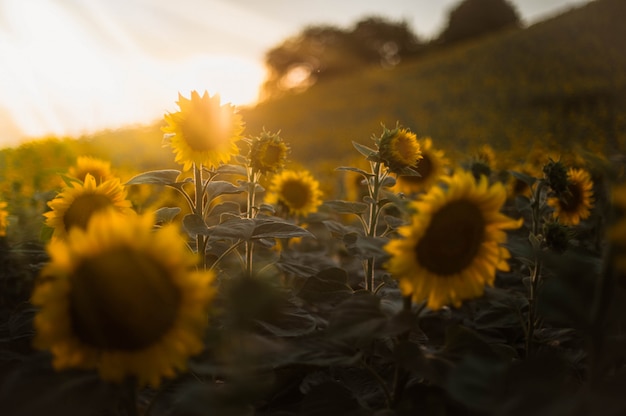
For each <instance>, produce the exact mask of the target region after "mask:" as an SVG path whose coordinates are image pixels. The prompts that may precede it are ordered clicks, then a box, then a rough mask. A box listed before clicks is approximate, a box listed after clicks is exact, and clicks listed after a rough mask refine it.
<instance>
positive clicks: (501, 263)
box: [385, 172, 522, 309]
mask: <svg viewBox="0 0 626 416" xmlns="http://www.w3.org/2000/svg"><path fill="white" fill-rule="evenodd" d="M446 182H447V187H446V188H445V189H444V188H442V187H439V186H433V187H432V188H430V190H429V191H428V192H427V193H426V194H424V195H423V196H422V198H421V199H419V200H418V201H416V202H414V203H413V208H414V209H415V212H416V213H415V214H414V215H413V218H412V223H411V224H410V225H406V226H403V227H400V228H399V232H400V235H401V236H402V237H403V238H399V239H393V240H391V241H390V242H389V243H387V245H386V246H385V250H386V251H387V252H388V253H389V254H390V255H391V258H390V259H389V261H388V262H387V263H386V268H387V270H388V271H389V272H390V273H391V274H392V276H393V277H394V278H396V279H398V280H399V285H400V289H401V290H402V293H403V294H404V295H411V296H412V298H413V300H414V301H415V302H421V301H423V300H427V305H428V307H430V308H431V309H439V308H441V307H442V306H444V305H448V304H452V305H454V306H456V307H458V306H460V304H461V302H462V301H463V300H466V299H471V298H476V297H479V296H481V295H482V294H483V291H484V286H485V285H490V286H491V285H493V283H494V280H495V274H496V271H497V270H503V271H507V270H509V265H508V263H507V259H508V258H510V254H509V251H508V250H507V249H506V248H504V247H502V246H501V244H502V243H504V242H505V241H506V233H505V232H504V230H507V229H514V228H518V227H520V226H521V225H522V220H521V219H520V220H518V221H516V220H513V219H511V218H509V217H507V216H506V215H504V214H501V213H500V212H499V211H500V208H501V207H502V205H503V204H504V202H505V200H506V191H505V189H504V186H503V185H502V184H501V183H495V184H493V185H491V186H490V185H489V183H488V179H487V178H486V177H482V178H480V180H478V181H476V180H475V179H474V176H473V175H472V174H471V173H469V172H458V173H455V174H454V175H453V176H451V177H447V178H446Z"/></svg>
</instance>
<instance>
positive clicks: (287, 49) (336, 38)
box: [263, 17, 421, 98]
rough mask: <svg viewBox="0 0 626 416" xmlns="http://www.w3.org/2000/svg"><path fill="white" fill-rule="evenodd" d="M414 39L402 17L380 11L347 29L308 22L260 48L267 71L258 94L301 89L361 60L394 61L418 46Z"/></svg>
mask: <svg viewBox="0 0 626 416" xmlns="http://www.w3.org/2000/svg"><path fill="white" fill-rule="evenodd" d="M420 45H421V44H420V42H419V40H418V39H417V37H416V36H415V35H414V34H413V33H412V32H411V30H410V29H409V27H408V25H407V23H406V22H400V23H396V22H390V21H387V20H385V19H383V18H380V17H368V18H365V19H363V20H361V21H359V22H357V23H356V24H355V26H354V27H353V28H352V30H344V29H340V28H337V27H334V26H328V25H318V26H309V27H307V28H305V29H304V30H303V31H302V32H301V33H299V34H298V35H296V36H292V37H290V38H288V39H287V40H285V41H284V42H283V43H281V44H280V45H278V46H276V47H274V48H272V49H270V50H269V51H268V52H267V53H266V54H265V64H266V67H267V69H268V76H267V78H266V80H265V83H264V85H263V94H264V96H265V98H268V97H274V96H277V95H280V94H281V93H282V92H284V91H289V90H296V91H297V90H303V89H306V88H308V87H310V86H311V85H313V84H315V83H316V82H319V81H323V80H326V79H329V78H333V77H336V76H338V75H343V74H347V73H350V72H355V71H358V70H360V69H362V68H364V67H366V66H372V65H380V66H383V67H389V66H394V65H396V64H397V63H399V62H400V60H401V59H403V58H404V57H407V56H410V55H413V54H415V53H416V52H417V51H419V49H420Z"/></svg>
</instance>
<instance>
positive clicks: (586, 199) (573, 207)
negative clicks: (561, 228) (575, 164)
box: [548, 168, 593, 226]
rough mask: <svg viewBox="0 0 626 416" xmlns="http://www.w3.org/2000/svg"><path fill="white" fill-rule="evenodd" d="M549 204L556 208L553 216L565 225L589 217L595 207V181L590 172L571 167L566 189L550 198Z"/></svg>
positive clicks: (574, 223)
mask: <svg viewBox="0 0 626 416" xmlns="http://www.w3.org/2000/svg"><path fill="white" fill-rule="evenodd" d="M548 205H550V206H551V207H553V208H554V212H553V216H554V217H555V218H558V220H559V222H560V223H561V224H563V225H572V226H573V225H578V224H579V223H580V221H581V220H584V219H586V218H588V217H589V215H591V208H593V181H592V180H591V176H590V175H589V172H587V171H586V170H584V169H576V168H570V169H569V170H568V171H567V186H566V189H565V191H564V192H561V193H560V194H559V195H557V196H555V197H551V198H548Z"/></svg>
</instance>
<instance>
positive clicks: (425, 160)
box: [0, 0, 626, 416]
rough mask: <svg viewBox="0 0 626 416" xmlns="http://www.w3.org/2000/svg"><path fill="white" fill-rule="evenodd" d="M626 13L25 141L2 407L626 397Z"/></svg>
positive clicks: (557, 22) (614, 2)
mask: <svg viewBox="0 0 626 416" xmlns="http://www.w3.org/2000/svg"><path fill="white" fill-rule="evenodd" d="M625 15H626V2H623V1H618V0H598V1H595V2H592V3H590V4H588V5H587V6H584V7H581V8H578V9H575V10H572V11H570V12H567V13H565V14H563V15H561V16H557V17H555V18H553V19H550V20H547V21H545V22H542V23H539V24H537V25H535V26H532V27H529V28H526V29H517V30H514V31H509V32H506V33H502V34H498V35H494V36H492V37H488V38H483V39H479V40H476V41H473V42H469V43H465V44H461V45H458V46H455V47H454V48H452V49H442V50H433V51H432V52H430V53H429V54H428V55H426V56H422V57H420V58H419V60H417V61H414V62H406V63H403V64H402V65H399V66H398V67H396V68H394V69H391V70H367V71H364V72H362V73H358V74H355V75H354V76H351V77H350V78H348V79H336V80H332V81H328V82H327V83H322V84H320V85H315V86H314V87H312V88H311V89H309V90H308V91H306V92H304V93H301V94H297V95H291V96H285V97H282V98H280V99H276V100H275V101H269V102H265V103H262V104H259V105H258V106H256V107H254V108H242V109H236V108H234V107H232V106H230V105H228V104H224V103H220V101H219V97H217V96H209V95H208V94H206V93H203V92H195V91H194V92H188V93H185V92H181V94H182V95H181V97H180V98H179V101H178V102H176V104H177V106H178V107H177V110H176V111H175V112H172V113H168V114H166V115H165V116H164V118H163V120H159V121H158V122H155V124H154V125H152V126H145V127H132V128H127V129H123V130H118V131H107V132H102V133H99V134H96V135H92V136H89V137H83V138H53V137H50V138H41V139H39V140H34V141H32V142H28V143H25V144H22V145H20V146H17V147H13V148H5V149H1V150H0V267H1V268H2V269H1V271H2V275H1V276H0V414H3V415H11V416H13V415H24V416H26V415H34V414H46V415H154V416H156V415H181V414H184V415H213V414H217V415H267V416H269V415H276V416H289V415H309V416H314V415H335V414H336V415H355V416H356V415H372V416H384V415H415V414H423V415H518V414H519V415H521V414H524V415H564V416H565V415H592V414H603V415H621V414H624V413H626V397H625V396H624V394H623V389H624V387H625V386H626V366H625V364H626V352H625V351H626V337H625V336H624V331H625V330H626V327H625V325H626V302H625V301H626V284H625V280H624V279H625V278H626V257H625V256H626V216H625V215H626V178H625V176H624V175H625V174H626V172H625V170H624V168H625V167H626V165H625V163H626V159H624V154H623V151H624V149H625V148H626V147H625V146H626V43H624V42H622V41H621V39H626V26H625V25H623V22H622V19H621V17H622V16H625ZM173 98H175V97H173Z"/></svg>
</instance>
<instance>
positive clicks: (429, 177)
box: [395, 137, 448, 195]
mask: <svg viewBox="0 0 626 416" xmlns="http://www.w3.org/2000/svg"><path fill="white" fill-rule="evenodd" d="M421 149H422V158H421V159H420V160H419V162H418V163H417V165H415V166H413V170H415V171H416V172H417V173H419V174H420V176H416V175H411V176H409V175H399V176H398V180H397V181H396V186H395V189H396V190H397V191H398V192H403V193H405V194H409V195H410V194H414V193H417V192H421V191H425V190H427V189H428V188H430V187H431V186H432V185H434V184H435V183H437V181H438V180H439V179H440V178H441V176H442V175H444V174H445V171H446V168H447V166H448V160H447V159H446V158H445V157H444V153H443V151H441V150H436V149H434V148H433V144H432V139H431V138H430V137H426V138H425V139H424V140H423V141H422V143H421Z"/></svg>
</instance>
